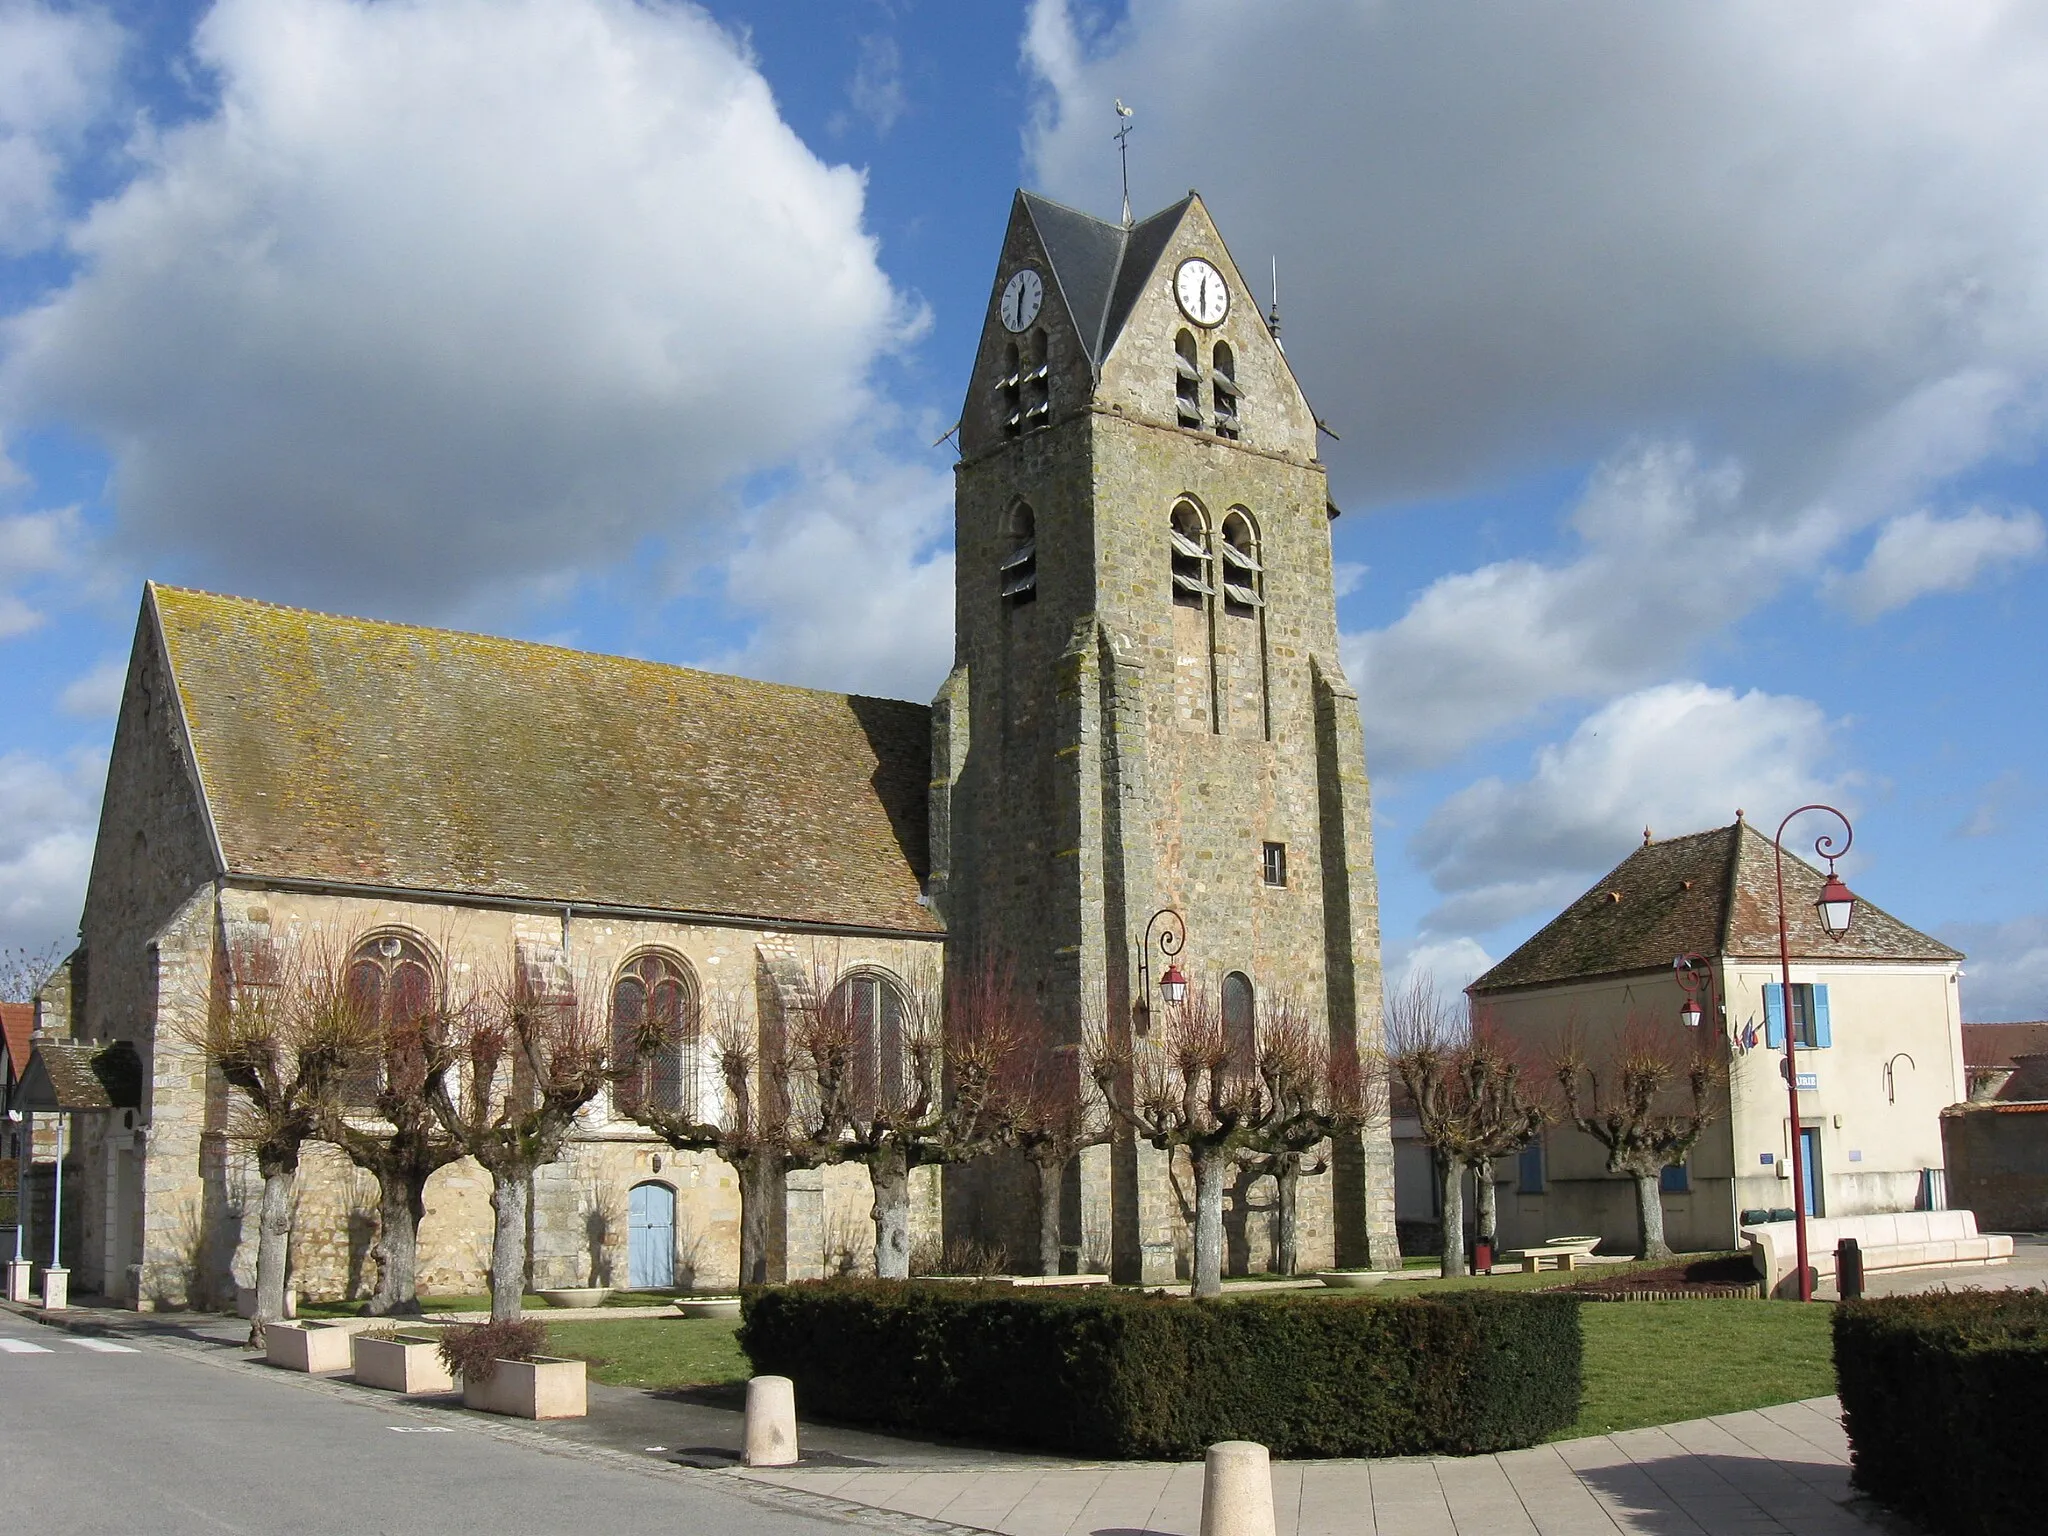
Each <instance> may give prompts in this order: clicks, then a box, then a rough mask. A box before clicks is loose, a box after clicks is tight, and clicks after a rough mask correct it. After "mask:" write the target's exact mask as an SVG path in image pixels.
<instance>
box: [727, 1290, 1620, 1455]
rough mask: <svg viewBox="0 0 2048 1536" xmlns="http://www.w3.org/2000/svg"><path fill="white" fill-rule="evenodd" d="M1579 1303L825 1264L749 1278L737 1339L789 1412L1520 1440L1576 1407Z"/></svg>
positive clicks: (1166, 1446) (1296, 1451) (944, 1426)
mask: <svg viewBox="0 0 2048 1536" xmlns="http://www.w3.org/2000/svg"><path fill="white" fill-rule="evenodd" d="M1578 1308H1579V1304H1578V1303H1577V1302H1576V1301H1575V1300H1572V1299H1571V1298H1569V1297H1564V1296H1558V1295H1551V1294H1544V1293H1537V1292H1527V1293H1521V1294H1512V1293H1509V1294H1501V1295H1493V1296H1484V1295H1459V1294H1450V1295H1445V1296H1419V1297H1413V1298H1401V1299H1398V1300H1395V1299H1384V1298H1378V1297H1356V1298H1351V1297H1329V1298H1324V1297H1320V1296H1318V1297H1314V1298H1310V1297H1306V1296H1301V1295H1286V1294H1281V1295H1266V1296H1250V1297H1245V1298H1244V1299H1242V1300H1227V1301H1200V1302H1194V1301H1185V1300H1181V1299H1178V1298H1171V1297H1165V1296H1146V1295H1135V1294H1132V1293H1130V1292H1123V1291H1101V1290H1089V1291H1077V1292H1068V1293H1066V1294H1064V1295H1062V1294H1058V1293H1055V1292H1048V1291H1026V1292H1019V1291H1015V1290H1011V1289H1009V1288H1006V1287H995V1286H973V1287H969V1286H959V1285H920V1284H917V1283H916V1282H909V1283H905V1282H902V1281H877V1280H827V1281H814V1282H807V1283H804V1284H800V1285H791V1286H783V1287H777V1288H773V1289H765V1290H755V1291H751V1292H749V1293H747V1295H746V1298H745V1315H746V1321H745V1323H744V1325H743V1326H742V1327H741V1329H740V1334H739V1342H740V1346H741V1347H742V1348H743V1349H745V1350H746V1352H747V1357H748V1358H749V1359H750V1360H751V1361H752V1362H753V1366H754V1369H755V1370H756V1371H758V1372H761V1373H764V1374H769V1375H778V1376H788V1377H790V1378H791V1379H792V1380H793V1381H794V1382H795V1383H796V1393H797V1401H798V1402H799V1403H801V1404H802V1405H803V1407H804V1409H805V1411H806V1412H809V1413H816V1414H820V1415H823V1416H825V1417H827V1418H835V1419H844V1420H850V1421H853V1422H856V1423H870V1424H886V1425H891V1426H895V1427H899V1428H905V1429H916V1430H923V1431H931V1432H937V1433H940V1434H945V1435H952V1436H959V1437H962V1438H966V1439H974V1440H981V1441H987V1442H994V1443H996V1444H1002V1445H1035V1446H1045V1447H1048V1448H1052V1449H1057V1450H1064V1451H1071V1452H1076V1453H1079V1454H1082V1455H1088V1456H1105V1457H1132V1458H1137V1457H1186V1456H1196V1455H1199V1454H1201V1452H1202V1450H1203V1449H1204V1448H1205V1447H1207V1446H1209V1445H1211V1444H1213V1443H1215V1442H1216V1441H1218V1440H1256V1441H1258V1442H1259V1443H1260V1444H1262V1445H1265V1446H1267V1447H1269V1448H1270V1449H1271V1450H1272V1451H1273V1453H1274V1454H1275V1455H1281V1456H1411V1455H1423V1454H1428V1453H1436V1452H1451V1453H1461V1454H1469V1453H1475V1452H1481V1451H1499V1450H1509V1449H1513V1448H1515V1447H1518V1446H1525V1445H1532V1444H1534V1443H1536V1442H1537V1441H1539V1440H1542V1439H1544V1438H1545V1437H1546V1436H1549V1435H1551V1434H1554V1433H1556V1432H1557V1431H1559V1430H1562V1429H1564V1428H1566V1427H1568V1426H1569V1425H1570V1424H1571V1423H1572V1422H1573V1421H1574V1420H1575V1419H1576V1418H1577V1417H1578V1412H1579V1395H1580V1387H1581V1349H1580V1339H1579V1311H1578Z"/></svg>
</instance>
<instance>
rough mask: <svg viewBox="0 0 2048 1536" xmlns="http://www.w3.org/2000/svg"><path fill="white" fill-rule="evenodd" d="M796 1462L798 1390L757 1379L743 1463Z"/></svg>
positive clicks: (778, 1380) (750, 1389)
mask: <svg viewBox="0 0 2048 1536" xmlns="http://www.w3.org/2000/svg"><path fill="white" fill-rule="evenodd" d="M796 1459H797V1457H796V1387H795V1386H794V1385H793V1384H792V1383H791V1381H790V1379H789V1378H788V1377H787V1376H756V1377H754V1378H753V1379H752V1380H750V1381H749V1382H748V1383H747V1431H746V1445H745V1448H744V1449H743V1450H742V1452H741V1454H740V1460H742V1461H744V1462H745V1463H746V1464H747V1465H748V1466H750V1467H789V1466H794V1465H796ZM1268 1529H1269V1530H1270V1529H1271V1527H1270V1526H1269V1527H1268Z"/></svg>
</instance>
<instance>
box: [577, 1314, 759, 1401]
mask: <svg viewBox="0 0 2048 1536" xmlns="http://www.w3.org/2000/svg"><path fill="white" fill-rule="evenodd" d="M543 1321H545V1319H543ZM738 1327H739V1322H738V1320H737V1319H732V1318H727V1319H720V1318H679V1317H677V1318H668V1317H661V1318H649V1319H648V1320H647V1321H646V1322H644V1323H641V1322H621V1323H608V1322H607V1323H550V1324H549V1325H548V1345H549V1347H550V1348H551V1349H554V1350H555V1351H557V1352H558V1353H560V1354H564V1355H574V1356H576V1357H577V1358H579V1359H582V1360H587V1361H589V1362H590V1375H591V1378H592V1380H595V1381H603V1382H609V1383H610V1384H611V1385H612V1386H615V1387H694V1386H707V1385H713V1384H716V1383H719V1382H727V1381H744V1380H746V1378H747V1377H748V1375H749V1374H751V1372H750V1369H749V1367H748V1365H747V1357H746V1356H745V1355H743V1354H741V1353H740V1347H739V1345H737V1344H735V1343H734V1342H733V1333H734V1331H735V1330H736V1329H737V1328H738Z"/></svg>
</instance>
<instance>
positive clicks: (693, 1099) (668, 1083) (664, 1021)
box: [612, 951, 699, 1116]
mask: <svg viewBox="0 0 2048 1536" xmlns="http://www.w3.org/2000/svg"><path fill="white" fill-rule="evenodd" d="M698 1037H699V1020H698V1011H697V983H696V980H695V978H694V977H692V976H691V974H690V972H689V970H688V969H687V968H686V967H685V966H684V965H683V963H682V962H681V961H680V960H678V959H676V958H675V957H674V956H672V955H665V954H662V953H659V952H658V951H650V952H648V953H646V954H641V955H636V956H634V958H633V959H631V960H629V961H627V962H626V967H625V969H624V970H622V971H620V972H619V975H618V979H617V980H615V981H614V982H613V983H612V1058H613V1060H614V1061H615V1062H616V1063H617V1064H618V1068H619V1078H618V1087H617V1089H616V1090H615V1092H616V1094H617V1096H618V1099H619V1101H620V1102H621V1103H625V1104H635V1103H638V1104H645V1105H647V1106H648V1107H649V1108H651V1109H660V1110H666V1111H667V1112H669V1113H670V1114H680V1115H689V1116H694V1115H696V1114H697V1113H698V1100H699V1094H698V1092H697V1056H698V1049H697V1047H698Z"/></svg>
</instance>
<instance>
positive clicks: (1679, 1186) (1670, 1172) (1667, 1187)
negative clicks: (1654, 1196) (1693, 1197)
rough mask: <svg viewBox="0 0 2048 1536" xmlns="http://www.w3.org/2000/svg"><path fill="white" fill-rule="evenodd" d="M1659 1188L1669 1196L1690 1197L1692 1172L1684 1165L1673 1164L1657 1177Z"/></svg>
mask: <svg viewBox="0 0 2048 1536" xmlns="http://www.w3.org/2000/svg"><path fill="white" fill-rule="evenodd" d="M1657 1187H1658V1188H1659V1189H1660V1190H1662V1191H1663V1192H1664V1193H1665V1194H1667V1195H1689V1194H1691V1193H1692V1170H1691V1169H1689V1168H1687V1167H1686V1166H1685V1164H1683V1163H1673V1164H1671V1165H1670V1166H1669V1167H1667V1168H1665V1169H1664V1171H1663V1172H1661V1173H1659V1174H1658V1175H1657Z"/></svg>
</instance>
